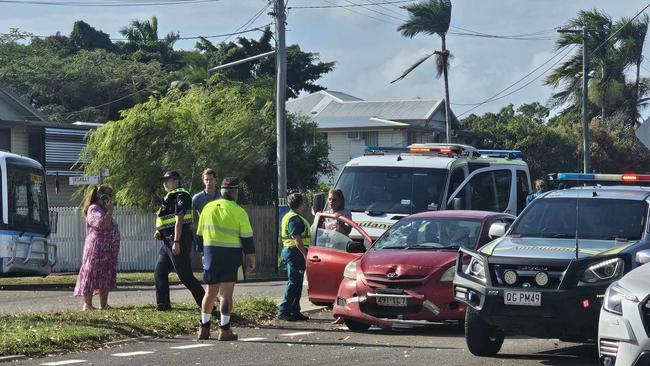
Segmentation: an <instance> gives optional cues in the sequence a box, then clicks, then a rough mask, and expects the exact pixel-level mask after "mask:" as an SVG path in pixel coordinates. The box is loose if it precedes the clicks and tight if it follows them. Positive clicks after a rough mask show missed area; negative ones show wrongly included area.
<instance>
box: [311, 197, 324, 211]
mask: <svg viewBox="0 0 650 366" xmlns="http://www.w3.org/2000/svg"><path fill="white" fill-rule="evenodd" d="M324 208H325V193H316V194H315V195H314V199H313V200H312V203H311V210H312V213H313V214H314V215H315V214H317V213H319V212H323V209H324Z"/></svg>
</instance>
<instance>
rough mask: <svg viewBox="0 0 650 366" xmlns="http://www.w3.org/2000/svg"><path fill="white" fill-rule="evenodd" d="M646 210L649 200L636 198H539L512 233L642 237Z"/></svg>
mask: <svg viewBox="0 0 650 366" xmlns="http://www.w3.org/2000/svg"><path fill="white" fill-rule="evenodd" d="M646 209H647V204H646V202H645V201H636V200H621V199H596V198H594V199H589V198H581V199H576V198H546V199H539V200H535V201H533V203H532V204H531V207H529V208H528V209H527V210H526V211H525V212H524V213H523V214H522V215H521V216H520V217H519V219H518V220H517V221H516V222H515V223H514V225H513V227H512V231H511V235H513V236H521V237H526V236H528V237H548V238H572V239H575V237H576V231H577V232H578V238H580V239H600V240H615V239H618V240H639V239H641V235H642V234H643V228H644V227H645V217H646ZM576 217H577V218H578V220H577V223H578V225H577V228H576ZM576 229H577V230H576Z"/></svg>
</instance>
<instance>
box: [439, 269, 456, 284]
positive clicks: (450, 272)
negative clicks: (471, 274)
mask: <svg viewBox="0 0 650 366" xmlns="http://www.w3.org/2000/svg"><path fill="white" fill-rule="evenodd" d="M454 274H456V266H455V265H453V266H451V267H449V268H447V270H446V271H445V273H443V274H442V277H440V282H451V281H453V280H454Z"/></svg>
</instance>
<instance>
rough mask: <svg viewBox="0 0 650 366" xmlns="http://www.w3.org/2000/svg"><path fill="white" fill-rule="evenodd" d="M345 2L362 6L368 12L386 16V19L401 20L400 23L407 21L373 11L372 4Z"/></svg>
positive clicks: (349, 0) (348, 0)
mask: <svg viewBox="0 0 650 366" xmlns="http://www.w3.org/2000/svg"><path fill="white" fill-rule="evenodd" d="M345 2H347V3H349V4H352V5H355V6H360V7H362V8H364V9H366V10H368V11H371V12H373V13H376V14H379V15H383V16H385V17H387V18H392V19H395V20H399V21H400V22H403V21H406V19H405V18H401V17H400V18H398V17H396V16H393V15H390V14H386V13H384V12H381V11H379V10H376V9H373V8H371V7H369V6H370V5H371V4H358V3H355V2H353V1H351V0H345Z"/></svg>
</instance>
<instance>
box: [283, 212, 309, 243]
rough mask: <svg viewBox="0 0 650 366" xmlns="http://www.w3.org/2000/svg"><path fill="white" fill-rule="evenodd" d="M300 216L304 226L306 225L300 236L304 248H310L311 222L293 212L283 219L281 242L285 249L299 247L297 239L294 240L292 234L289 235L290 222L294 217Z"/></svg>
mask: <svg viewBox="0 0 650 366" xmlns="http://www.w3.org/2000/svg"><path fill="white" fill-rule="evenodd" d="M295 216H298V217H300V219H301V220H302V222H303V224H305V229H304V231H303V232H302V234H301V235H300V237H301V238H302V246H303V247H308V246H309V243H310V241H311V239H310V237H309V226H310V225H309V221H307V219H305V218H304V217H302V216H301V215H300V214H299V213H297V212H295V211H293V210H291V211H289V212H287V213H286V214H285V215H284V217H283V218H282V229H281V230H282V233H281V234H280V235H281V236H280V240H282V244H283V245H284V246H285V247H295V246H296V245H297V243H296V239H294V238H293V237H292V236H291V235H290V234H289V220H291V219H292V218H293V217H295Z"/></svg>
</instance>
